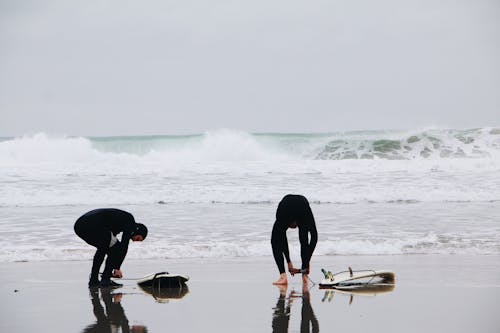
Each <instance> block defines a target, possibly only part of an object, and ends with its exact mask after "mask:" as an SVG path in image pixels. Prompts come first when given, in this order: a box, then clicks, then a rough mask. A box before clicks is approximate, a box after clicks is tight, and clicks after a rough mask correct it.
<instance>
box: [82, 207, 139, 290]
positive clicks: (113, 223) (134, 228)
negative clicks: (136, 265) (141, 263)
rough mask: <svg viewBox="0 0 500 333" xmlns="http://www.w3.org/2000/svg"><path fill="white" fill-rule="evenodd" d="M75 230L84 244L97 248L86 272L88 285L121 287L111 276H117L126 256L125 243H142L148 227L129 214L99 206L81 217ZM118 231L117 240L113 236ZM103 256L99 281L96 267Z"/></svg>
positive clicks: (126, 245)
mask: <svg viewBox="0 0 500 333" xmlns="http://www.w3.org/2000/svg"><path fill="white" fill-rule="evenodd" d="M74 228H75V233H76V234H77V235H78V237H80V238H81V239H83V240H84V241H85V242H87V243H88V244H90V245H92V246H94V247H96V248H97V251H96V253H95V255H94V261H93V263H92V270H91V272H90V280H89V287H92V286H121V284H119V283H116V282H114V281H112V280H111V277H115V278H121V277H122V272H121V270H120V266H121V264H122V262H123V260H124V259H125V256H126V255H127V250H128V243H129V241H130V240H132V241H134V242H142V241H143V240H144V239H145V238H146V236H147V234H148V229H147V228H146V226H145V225H144V224H140V223H135V220H134V217H133V216H132V214H130V213H128V212H126V211H123V210H119V209H115V208H101V209H95V210H92V211H90V212H88V213H86V214H84V215H83V216H81V217H80V218H79V219H78V220H77V221H76V223H75V227H74ZM119 233H122V237H121V240H118V239H117V237H116V236H117V235H118V234H119ZM106 255H107V259H106V264H105V266H104V271H103V273H102V277H101V281H100V282H99V269H100V267H101V265H102V262H103V261H104V257H105V256H106Z"/></svg>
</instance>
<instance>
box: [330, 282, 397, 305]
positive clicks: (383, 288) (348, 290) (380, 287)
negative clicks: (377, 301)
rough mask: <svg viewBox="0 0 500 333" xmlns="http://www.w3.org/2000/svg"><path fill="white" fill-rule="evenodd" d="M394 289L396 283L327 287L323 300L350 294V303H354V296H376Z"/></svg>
mask: <svg viewBox="0 0 500 333" xmlns="http://www.w3.org/2000/svg"><path fill="white" fill-rule="evenodd" d="M393 290H394V284H366V285H358V286H351V287H343V288H331V289H325V294H324V296H323V299H322V300H321V301H322V302H331V301H332V300H333V299H334V296H335V294H343V295H348V296H350V297H349V305H351V304H352V302H353V300H354V296H356V295H358V296H376V295H379V294H385V293H390V292H392V291H393Z"/></svg>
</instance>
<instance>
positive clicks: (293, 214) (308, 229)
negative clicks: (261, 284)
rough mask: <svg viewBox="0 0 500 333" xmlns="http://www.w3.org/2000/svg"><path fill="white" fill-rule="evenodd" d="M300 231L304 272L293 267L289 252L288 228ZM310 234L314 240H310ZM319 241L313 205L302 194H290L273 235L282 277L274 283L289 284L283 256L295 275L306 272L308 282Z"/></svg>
mask: <svg viewBox="0 0 500 333" xmlns="http://www.w3.org/2000/svg"><path fill="white" fill-rule="evenodd" d="M297 227H298V228H299V240H300V256H301V258H302V269H297V268H294V267H293V264H292V261H291V260H290V254H289V252H288V240H287V238H286V231H287V229H288V228H292V229H295V228H297ZM309 234H311V238H310V239H309ZM317 242H318V232H317V231H316V223H315V222H314V216H313V214H312V211H311V207H310V206H309V202H308V201H307V199H306V198H305V197H304V196H302V195H295V194H288V195H286V196H285V197H284V198H283V199H282V200H281V202H280V203H279V205H278V209H277V210H276V222H274V226H273V231H272V235H271V245H272V248H273V255H274V260H275V261H276V265H277V266H278V270H279V272H280V278H279V279H278V280H277V281H276V282H274V284H277V285H281V284H287V283H288V280H287V277H286V273H285V265H284V262H283V256H284V257H285V259H286V262H287V264H288V271H289V272H290V273H291V274H292V275H293V274H296V273H300V272H302V280H303V282H304V283H307V280H308V274H309V269H310V267H309V262H310V261H311V257H312V254H313V252H314V248H315V247H316V243H317Z"/></svg>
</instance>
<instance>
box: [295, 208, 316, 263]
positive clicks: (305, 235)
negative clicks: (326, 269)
mask: <svg viewBox="0 0 500 333" xmlns="http://www.w3.org/2000/svg"><path fill="white" fill-rule="evenodd" d="M309 233H310V234H311V239H310V240H309ZM299 240H300V256H301V258H302V269H305V268H308V267H309V262H310V261H311V257H312V254H313V252H314V249H315V248H316V243H318V231H317V230H316V223H314V218H313V219H312V221H310V223H309V227H308V228H307V227H302V228H300V229H299Z"/></svg>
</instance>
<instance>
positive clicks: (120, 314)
mask: <svg viewBox="0 0 500 333" xmlns="http://www.w3.org/2000/svg"><path fill="white" fill-rule="evenodd" d="M89 291H90V299H91V302H92V308H93V312H94V315H95V317H96V319H97V322H96V323H94V324H91V325H89V326H87V327H85V328H84V329H83V331H82V332H83V333H108V332H109V333H111V332H113V333H115V332H116V333H118V332H122V333H129V332H132V333H146V332H147V331H148V330H147V328H146V326H143V325H133V326H129V325H128V319H127V316H126V315H125V311H124V310H123V307H122V305H121V300H122V297H123V295H122V294H121V293H114V292H113V291H114V290H113V289H112V288H89ZM99 292H100V294H101V298H102V301H103V302H104V307H103V306H102V303H101V300H100V299H99Z"/></svg>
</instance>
